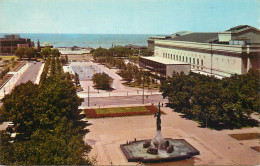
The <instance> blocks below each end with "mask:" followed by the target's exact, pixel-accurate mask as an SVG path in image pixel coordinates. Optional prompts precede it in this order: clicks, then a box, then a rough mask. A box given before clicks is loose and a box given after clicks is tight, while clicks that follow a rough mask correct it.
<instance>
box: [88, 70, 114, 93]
mask: <svg viewBox="0 0 260 166" xmlns="http://www.w3.org/2000/svg"><path fill="white" fill-rule="evenodd" d="M92 81H93V84H94V87H95V88H96V89H103V90H109V89H110V88H111V85H112V83H113V79H112V78H111V77H110V76H109V75H108V74H106V73H96V74H94V75H93V77H92Z"/></svg>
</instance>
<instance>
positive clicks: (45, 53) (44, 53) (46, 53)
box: [40, 47, 51, 60]
mask: <svg viewBox="0 0 260 166" xmlns="http://www.w3.org/2000/svg"><path fill="white" fill-rule="evenodd" d="M40 54H41V56H42V58H44V59H45V60H46V58H47V57H48V56H49V55H51V49H50V48H49V47H45V48H43V49H42V50H41V52H40Z"/></svg>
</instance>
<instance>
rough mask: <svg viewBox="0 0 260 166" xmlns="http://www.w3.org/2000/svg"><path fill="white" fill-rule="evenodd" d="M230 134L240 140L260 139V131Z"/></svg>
mask: <svg viewBox="0 0 260 166" xmlns="http://www.w3.org/2000/svg"><path fill="white" fill-rule="evenodd" d="M229 136H230V137H232V138H234V139H236V140H238V141H240V140H251V139H259V137H260V133H243V134H229Z"/></svg>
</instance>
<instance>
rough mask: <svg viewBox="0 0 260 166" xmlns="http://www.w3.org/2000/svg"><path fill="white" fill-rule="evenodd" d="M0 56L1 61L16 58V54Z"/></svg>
mask: <svg viewBox="0 0 260 166" xmlns="http://www.w3.org/2000/svg"><path fill="white" fill-rule="evenodd" d="M0 58H2V61H4V60H11V59H12V58H14V59H15V60H17V59H18V57H17V56H0Z"/></svg>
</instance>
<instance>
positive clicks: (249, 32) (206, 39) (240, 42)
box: [140, 25, 260, 78]
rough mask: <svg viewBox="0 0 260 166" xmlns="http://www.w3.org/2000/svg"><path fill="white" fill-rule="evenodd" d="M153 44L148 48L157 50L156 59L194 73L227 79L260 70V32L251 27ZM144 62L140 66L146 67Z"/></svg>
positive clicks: (187, 35)
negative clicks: (182, 65) (188, 68)
mask: <svg viewBox="0 0 260 166" xmlns="http://www.w3.org/2000/svg"><path fill="white" fill-rule="evenodd" d="M151 40H152V39H151V38H148V40H147V41H148V48H150V49H152V48H153V51H154V57H159V58H162V59H168V60H174V61H178V62H183V63H187V64H189V65H190V70H191V72H195V73H201V74H206V75H214V76H216V77H220V78H223V77H229V76H231V75H232V74H235V73H236V74H245V73H247V72H248V70H249V69H250V68H256V69H260V67H259V66H260V61H259V60H260V30H259V29H257V28H254V27H251V26H248V25H239V26H236V27H232V28H230V29H228V30H226V31H223V32H187V33H182V34H176V35H173V36H170V37H169V36H168V37H165V38H156V39H153V41H154V43H153V45H152V44H151ZM149 43H150V47H149ZM142 59H144V58H140V66H144V64H141V63H143V60H142ZM146 60H148V59H147V58H146ZM162 61H164V60H162ZM146 63H148V62H146ZM150 67H151V66H150ZM172 71H176V70H172ZM172 71H168V74H166V73H164V75H167V76H168V75H169V73H171V72H172ZM178 71H180V70H178Z"/></svg>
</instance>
